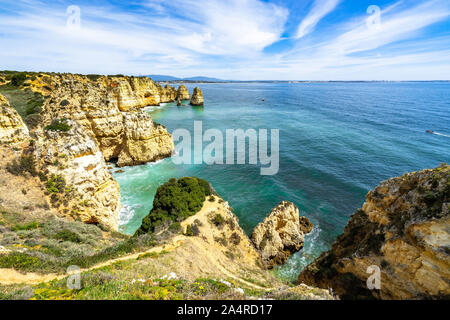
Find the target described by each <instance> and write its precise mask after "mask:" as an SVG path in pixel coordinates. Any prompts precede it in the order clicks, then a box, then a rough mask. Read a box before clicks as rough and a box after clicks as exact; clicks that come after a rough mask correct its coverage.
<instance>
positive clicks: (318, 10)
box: [296, 0, 340, 38]
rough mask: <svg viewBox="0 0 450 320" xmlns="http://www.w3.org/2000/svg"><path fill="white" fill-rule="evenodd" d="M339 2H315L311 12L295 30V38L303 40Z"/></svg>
mask: <svg viewBox="0 0 450 320" xmlns="http://www.w3.org/2000/svg"><path fill="white" fill-rule="evenodd" d="M339 2H340V0H315V1H314V4H313V6H312V9H311V11H310V12H309V13H308V15H307V16H306V17H305V18H304V19H303V20H302V22H301V23H300V25H299V27H298V30H297V35H296V37H297V38H303V37H304V36H306V35H307V34H309V33H311V32H312V31H313V30H314V28H315V27H316V25H317V24H318V23H319V21H320V20H321V19H322V18H323V17H325V16H326V15H327V14H329V13H330V12H331V11H333V10H334V9H335V8H336V7H337V5H338V4H339Z"/></svg>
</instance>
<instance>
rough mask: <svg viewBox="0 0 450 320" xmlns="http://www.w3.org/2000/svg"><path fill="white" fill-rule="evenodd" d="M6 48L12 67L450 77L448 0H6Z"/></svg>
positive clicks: (1, 26)
mask: <svg viewBox="0 0 450 320" xmlns="http://www.w3.org/2000/svg"><path fill="white" fill-rule="evenodd" d="M73 5H75V6H77V7H78V8H79V9H80V20H79V21H80V24H79V25H78V24H77V23H76V22H77V19H74V17H75V18H76V14H75V15H74V11H69V12H68V11H67V9H68V7H69V6H73ZM374 5H375V6H376V7H373V6H374ZM369 7H371V8H375V9H372V10H369V12H370V14H369V13H368V8H369ZM376 8H379V10H380V11H379V17H380V19H379V20H377V19H376V17H377V12H378V11H377V10H376ZM368 19H369V20H368ZM68 21H69V26H68V25H67V22H68ZM368 22H369V23H368ZM0 48H2V49H1V50H0V69H10V70H11V69H14V70H30V71H56V72H76V73H100V74H119V73H121V74H130V75H131V74H133V75H145V74H167V75H173V76H179V77H187V76H198V75H202V76H210V77H218V78H222V79H234V80H449V79H450V1H449V0H399V1H396V0H394V1H390V0H383V1H378V0H369V1H366V0H304V1H303V0H170V1H163V0H143V1H138V0H135V1H127V2H125V1H116V0H109V1H106V0H90V1H75V0H74V1H61V0H60V1H35V0H22V1H20V0H13V1H10V0H0Z"/></svg>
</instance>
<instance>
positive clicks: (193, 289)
mask: <svg viewBox="0 0 450 320" xmlns="http://www.w3.org/2000/svg"><path fill="white" fill-rule="evenodd" d="M117 272H118V270H115V269H110V270H109V271H104V270H96V271H89V272H86V273H83V274H81V289H78V290H76V289H74V290H70V289H68V288H67V279H63V280H57V281H52V282H50V283H45V284H40V285H38V286H35V287H33V288H32V289H31V292H32V297H31V299H32V300H183V299H191V300H233V299H234V300H237V299H243V298H245V295H243V294H242V293H239V292H238V291H237V290H236V288H235V286H234V285H233V284H231V283H230V282H228V283H227V284H225V283H224V282H222V281H218V280H216V279H210V278H199V279H196V280H194V281H189V280H186V279H170V280H169V279H162V278H158V277H156V276H154V275H150V276H149V277H147V278H146V279H142V280H140V281H136V280H135V281H133V279H129V278H124V277H121V276H119V275H118V274H117ZM121 272H123V271H121ZM1 289H2V288H1V286H0V293H1V292H2V290H1ZM6 290H8V291H9V294H4V295H3V297H8V296H9V297H11V296H12V295H16V296H17V295H20V293H19V290H22V291H24V290H26V291H28V295H30V294H29V292H30V288H27V289H24V288H20V287H17V286H16V287H7V288H4V289H3V291H6ZM255 293H256V292H255ZM256 294H258V293H256ZM259 295H261V294H260V293H259ZM1 298H2V295H0V299H1Z"/></svg>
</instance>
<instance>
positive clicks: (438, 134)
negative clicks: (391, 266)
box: [433, 132, 450, 138]
mask: <svg viewBox="0 0 450 320" xmlns="http://www.w3.org/2000/svg"><path fill="white" fill-rule="evenodd" d="M433 134H435V135H437V136H443V137H447V138H450V136H449V135H447V134H443V133H439V132H433Z"/></svg>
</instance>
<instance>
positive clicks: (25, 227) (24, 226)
mask: <svg viewBox="0 0 450 320" xmlns="http://www.w3.org/2000/svg"><path fill="white" fill-rule="evenodd" d="M37 228H39V223H37V222H36V221H33V222H30V223H26V224H17V225H15V226H14V227H12V229H11V230H12V231H21V230H33V229H37Z"/></svg>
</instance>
